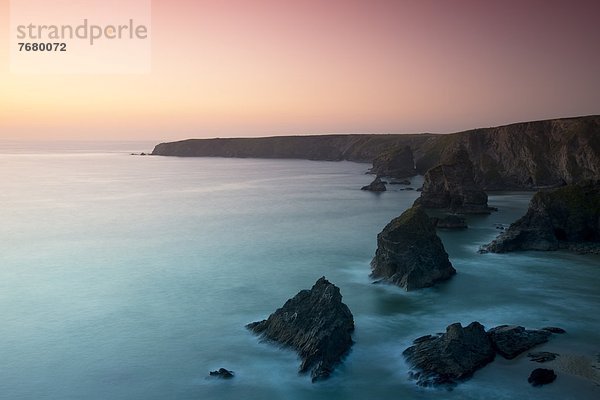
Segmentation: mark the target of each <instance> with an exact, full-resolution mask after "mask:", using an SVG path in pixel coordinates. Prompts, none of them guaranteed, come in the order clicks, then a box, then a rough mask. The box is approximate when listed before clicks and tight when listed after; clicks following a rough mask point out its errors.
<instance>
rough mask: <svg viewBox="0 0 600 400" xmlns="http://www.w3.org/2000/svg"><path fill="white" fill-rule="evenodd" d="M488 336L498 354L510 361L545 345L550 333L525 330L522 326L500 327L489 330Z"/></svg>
mask: <svg viewBox="0 0 600 400" xmlns="http://www.w3.org/2000/svg"><path fill="white" fill-rule="evenodd" d="M488 335H489V336H490V339H491V340H492V343H493V344H494V348H495V349H496V351H497V352H498V354H500V355H501V356H502V357H504V358H506V359H509V360H510V359H513V358H515V357H516V356H518V355H519V354H521V353H523V352H524V351H527V350H529V349H531V348H533V347H535V346H537V345H539V344H542V343H546V342H547V341H548V339H549V338H550V335H551V333H550V332H548V331H542V330H526V329H525V328H523V327H522V326H514V325H500V326H497V327H495V328H492V329H490V330H489V331H488Z"/></svg>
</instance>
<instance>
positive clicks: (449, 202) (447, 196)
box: [415, 147, 494, 214]
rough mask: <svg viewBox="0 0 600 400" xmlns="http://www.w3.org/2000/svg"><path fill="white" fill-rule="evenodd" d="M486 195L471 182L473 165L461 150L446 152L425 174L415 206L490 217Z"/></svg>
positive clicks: (463, 150) (461, 148) (472, 180)
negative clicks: (437, 163) (421, 189)
mask: <svg viewBox="0 0 600 400" xmlns="http://www.w3.org/2000/svg"><path fill="white" fill-rule="evenodd" d="M487 202H488V197H487V194H486V193H485V192H484V191H483V190H482V189H481V187H479V186H478V185H477V184H476V183H475V180H474V175H473V164H472V163H471V160H470V159H469V153H468V152H467V151H466V149H465V148H464V147H458V148H456V149H453V150H448V153H447V154H446V155H445V156H444V158H443V159H442V160H441V162H440V164H439V165H438V166H436V167H434V168H431V169H430V170H429V171H427V173H426V174H425V180H424V183H423V191H422V192H421V197H419V198H418V199H417V200H416V201H415V204H419V205H422V206H423V207H425V208H434V209H444V210H450V211H453V212H460V213H468V214H489V213H490V212H491V211H492V210H494V209H493V208H491V207H488V203H487Z"/></svg>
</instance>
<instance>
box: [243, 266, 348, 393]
mask: <svg viewBox="0 0 600 400" xmlns="http://www.w3.org/2000/svg"><path fill="white" fill-rule="evenodd" d="M246 327H247V328H248V329H250V330H251V331H253V332H254V333H257V334H259V335H262V336H263V337H265V338H267V339H269V340H273V341H275V342H278V343H281V344H282V345H285V346H290V347H292V348H293V349H295V350H296V351H297V352H298V354H299V355H300V358H301V359H302V364H301V365H300V372H302V373H305V372H307V371H311V377H312V381H313V382H314V381H317V380H322V379H326V378H327V377H329V375H330V374H331V372H332V371H333V369H334V368H335V366H336V365H337V364H338V363H340V361H341V359H342V358H343V357H344V356H345V355H346V354H347V353H348V351H349V350H350V347H351V346H352V344H353V342H352V338H351V336H350V334H351V332H352V331H353V330H354V318H353V316H352V313H351V312H350V309H348V307H347V306H346V305H345V304H344V303H342V295H341V294H340V290H339V289H338V287H337V286H335V285H334V284H332V283H330V282H329V281H328V280H327V279H325V277H322V278H320V279H319V280H318V281H317V282H316V283H315V284H314V286H313V287H312V289H310V290H302V291H300V292H299V293H298V294H297V295H296V296H294V297H293V298H291V299H289V300H288V301H286V303H285V304H284V305H283V307H281V308H279V309H278V310H277V311H275V312H274V313H273V314H271V315H270V316H269V318H268V319H266V320H264V321H260V322H253V323H251V324H248V325H247V326H246Z"/></svg>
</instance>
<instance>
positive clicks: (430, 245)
mask: <svg viewBox="0 0 600 400" xmlns="http://www.w3.org/2000/svg"><path fill="white" fill-rule="evenodd" d="M371 268H372V273H371V276H372V277H373V278H375V279H381V280H382V281H385V282H390V283H393V284H395V285H398V286H400V287H403V288H404V289H406V290H413V289H420V288H424V287H429V286H432V285H433V284H435V283H436V282H440V281H444V280H446V279H449V278H450V277H452V275H454V274H455V273H456V270H455V269H454V267H452V264H451V263H450V261H449V260H448V254H447V253H446V251H445V249H444V245H443V244H442V241H441V240H440V238H439V237H438V236H437V234H436V232H435V227H434V226H433V223H432V222H431V220H430V218H429V217H428V216H427V214H426V213H425V211H424V210H423V209H422V208H421V207H412V208H409V209H408V210H406V211H405V212H404V213H402V215H400V216H399V217H398V218H395V219H393V220H392V221H391V222H390V223H389V224H388V225H387V226H386V227H385V228H384V229H383V231H381V233H379V234H378V235H377V251H376V252H375V257H374V258H373V261H371Z"/></svg>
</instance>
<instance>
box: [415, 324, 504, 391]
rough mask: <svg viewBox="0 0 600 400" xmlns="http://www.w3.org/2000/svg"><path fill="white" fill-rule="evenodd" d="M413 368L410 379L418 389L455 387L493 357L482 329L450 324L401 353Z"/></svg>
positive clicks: (490, 343) (490, 344) (418, 340)
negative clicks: (425, 387) (414, 381)
mask: <svg viewBox="0 0 600 400" xmlns="http://www.w3.org/2000/svg"><path fill="white" fill-rule="evenodd" d="M403 354H404V356H405V357H406V360H407V361H408V363H409V364H410V365H411V366H412V367H413V368H414V369H415V372H413V373H412V374H411V376H412V377H413V378H414V379H416V380H417V384H418V385H421V386H438V385H450V386H452V385H455V384H456V383H457V382H458V381H460V380H464V379H467V378H469V377H470V376H471V375H473V373H474V372H475V371H477V370H478V369H480V368H482V367H483V366H485V365H486V364H488V363H489V362H491V361H492V360H493V359H494V357H495V352H494V348H493V347H492V342H491V340H490V338H489V336H488V335H487V334H486V332H485V329H484V327H483V326H482V325H481V324H480V323H479V322H472V323H470V324H469V325H468V326H466V327H464V328H463V327H462V325H461V324H460V323H455V324H452V325H449V326H448V327H447V328H446V333H444V334H439V335H438V336H431V335H430V336H423V337H421V338H419V339H417V340H415V341H414V344H413V346H411V347H409V348H408V349H406V350H405V351H404V352H403Z"/></svg>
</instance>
